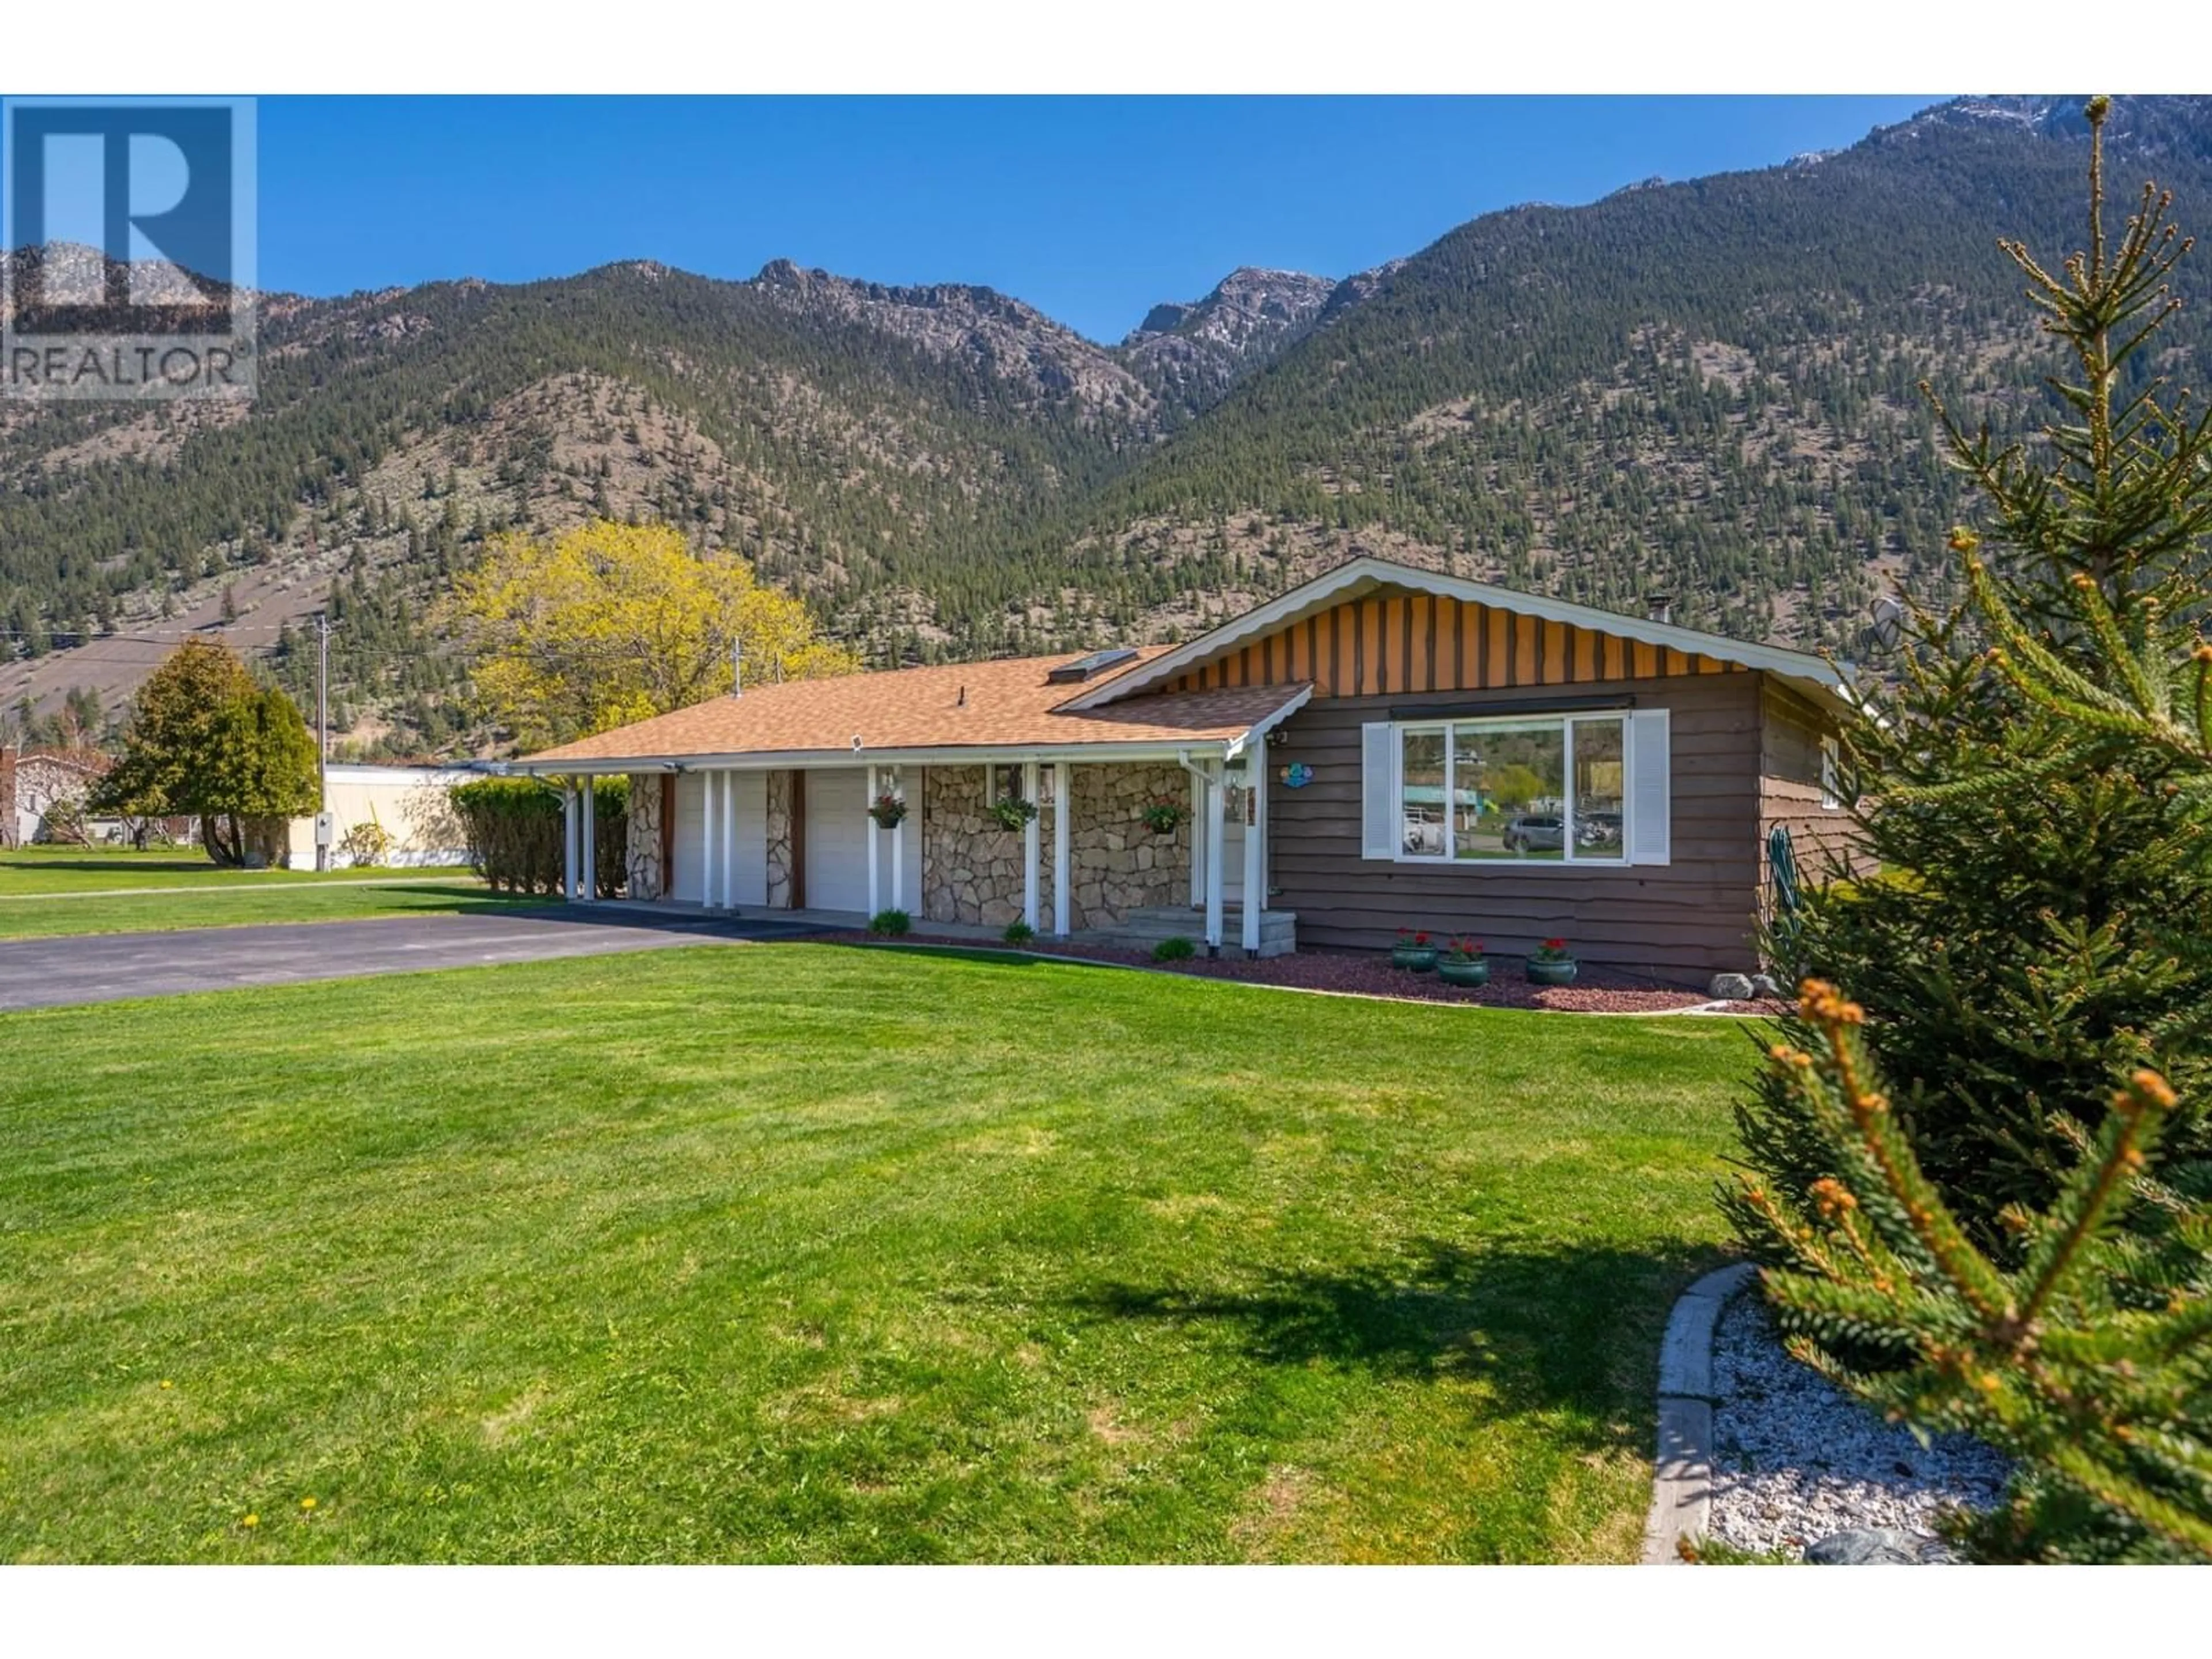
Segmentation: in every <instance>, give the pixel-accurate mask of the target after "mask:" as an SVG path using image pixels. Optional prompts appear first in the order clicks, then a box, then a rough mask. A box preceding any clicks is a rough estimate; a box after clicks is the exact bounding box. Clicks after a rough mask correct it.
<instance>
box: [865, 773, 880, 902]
mask: <svg viewBox="0 0 2212 1659" xmlns="http://www.w3.org/2000/svg"><path fill="white" fill-rule="evenodd" d="M875 806H876V768H875V763H874V762H872V761H871V762H870V763H868V810H869V811H874V810H875ZM867 825H868V828H867V831H866V834H867V837H868V914H869V915H871V916H873V915H875V914H876V913H877V912H878V911H879V910H881V909H882V908H884V878H883V872H882V870H881V868H880V866H881V864H882V861H883V848H882V846H881V844H880V843H881V842H882V841H883V838H884V836H883V831H882V830H880V829H878V828H877V827H876V821H875V819H873V818H870V819H868V820H867Z"/></svg>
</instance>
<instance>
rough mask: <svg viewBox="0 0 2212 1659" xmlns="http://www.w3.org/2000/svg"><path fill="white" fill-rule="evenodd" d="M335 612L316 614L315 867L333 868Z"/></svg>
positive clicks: (320, 869) (322, 869)
mask: <svg viewBox="0 0 2212 1659" xmlns="http://www.w3.org/2000/svg"><path fill="white" fill-rule="evenodd" d="M330 810H331V613H330V612H329V611H317V612H316V613H315V868H316V870H317V871H318V872H322V871H325V870H328V869H329V868H330V867H331V837H330V829H329V823H328V814H329V812H330Z"/></svg>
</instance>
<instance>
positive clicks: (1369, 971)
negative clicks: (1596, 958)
mask: <svg viewBox="0 0 2212 1659" xmlns="http://www.w3.org/2000/svg"><path fill="white" fill-rule="evenodd" d="M814 937H816V938H817V939H820V940H822V941H823V942H826V943H830V944H837V945H951V946H953V947H955V948H957V949H963V950H971V951H990V950H1003V949H1007V948H1010V947H1007V946H1003V945H995V944H993V943H990V942H988V941H985V940H979V939H948V938H946V937H945V936H944V935H942V934H936V933H908V934H906V935H904V936H903V937H902V938H900V939H878V938H877V937H875V936H874V935H873V934H872V933H850V932H848V933H821V934H817V935H815V936H814ZM1012 948H1018V949H1020V950H1023V951H1030V952H1032V953H1034V954H1036V955H1037V956H1047V957H1073V958H1075V959H1076V960H1078V961H1082V962H1110V963H1117V964H1119V965H1121V966H1123V967H1127V968H1150V969H1155V970H1156V971H1158V972H1160V973H1167V974H1188V975H1191V976H1192V977H1194V978H1197V979H1231V980H1241V981H1244V982H1246V983H1248V984H1253V985H1280V986H1287V987H1291V988H1292V989H1294V990H1301V991H1335V992H1340V993H1343V994H1346V995H1351V996H1364V997H1384V998H1388V999H1390V1000H1394V1001H1398V1002H1457V1003H1465V1004H1468V1005H1469V1006H1474V1007H1478V1008H1538V1009H1544V1010H1547V1011H1549V1012H1554V1013H1572V1014H1664V1013H1673V1012H1678V1011H1679V1010H1681V1009H1685V1008H1698V1009H1703V1010H1707V1011H1709V1012H1713V1013H1735V1014H1766V1015H1771V1014H1776V1013H1779V1012H1782V1005H1781V1004H1780V1003H1776V1002H1720V1003H1716V1002H1714V1001H1712V1000H1711V998H1709V997H1705V996H1700V995H1699V994H1698V993H1697V992H1695V991H1685V990H1680V989H1678V988H1676V987H1672V986H1664V985H1655V984H1653V983H1652V982H1651V981H1650V980H1645V979H1638V978H1636V977H1634V976H1632V975H1627V974H1619V973H1613V972H1611V971H1609V970H1608V969H1602V968H1592V967H1589V966H1585V967H1584V968H1583V970H1582V971H1581V973H1580V974H1578V975H1576V978H1575V982H1574V983H1573V984H1572V985H1567V986H1540V985H1531V984H1530V983H1529V982H1528V981H1527V980H1526V979H1523V978H1522V975H1521V968H1520V964H1519V963H1517V962H1513V961H1510V960H1501V959H1498V958H1492V962H1491V967H1490V973H1491V981H1490V983H1489V984H1487V985H1486V986H1483V987H1481V988H1480V989H1479V990H1466V989H1462V987H1459V986H1456V985H1447V984H1446V983H1444V981H1443V980H1441V979H1439V978H1437V975H1434V974H1415V973H1409V972H1407V970H1406V969H1402V968H1395V967H1393V966H1392V965H1391V963H1390V959H1389V957H1388V956H1386V955H1383V954H1381V953H1379V952H1373V953H1370V952H1368V951H1294V952H1293V953H1292V954H1291V955H1289V956H1286V957H1267V958H1266V959H1264V960H1261V961H1258V962H1228V961H1208V960H1206V959H1205V958H1203V957H1193V958H1192V959H1191V960H1189V961H1188V962H1155V961H1153V960H1152V957H1150V956H1149V955H1147V954H1146V953H1144V952H1142V951H1117V950H1114V949H1110V948H1108V947H1105V946H1101V945H1079V944H1069V943H1066V942H1064V941H1062V940H1059V939H1035V940H1032V941H1031V942H1030V943H1029V944H1027V945H1021V946H1018V947H1012Z"/></svg>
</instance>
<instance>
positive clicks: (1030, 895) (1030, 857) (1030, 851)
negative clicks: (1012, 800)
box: [1022, 760, 1043, 933]
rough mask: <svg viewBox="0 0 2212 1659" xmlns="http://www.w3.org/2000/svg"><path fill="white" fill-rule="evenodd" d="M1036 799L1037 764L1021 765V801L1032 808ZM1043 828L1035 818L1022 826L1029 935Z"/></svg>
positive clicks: (1024, 917)
mask: <svg viewBox="0 0 2212 1659" xmlns="http://www.w3.org/2000/svg"><path fill="white" fill-rule="evenodd" d="M1036 798H1037V763H1036V762H1035V761H1033V760H1025V761H1024V762H1023V763H1022V799H1024V800H1025V801H1027V802H1029V803H1030V805H1032V806H1034V805H1036ZM1042 834H1043V826H1042V824H1040V823H1038V822H1037V820H1036V817H1031V818H1030V821H1029V822H1028V823H1025V824H1024V825H1023V826H1022V921H1023V924H1024V926H1025V927H1028V928H1029V930H1030V932H1031V933H1035V932H1036V925H1037V854H1038V852H1039V850H1040V842H1039V837H1040V836H1042Z"/></svg>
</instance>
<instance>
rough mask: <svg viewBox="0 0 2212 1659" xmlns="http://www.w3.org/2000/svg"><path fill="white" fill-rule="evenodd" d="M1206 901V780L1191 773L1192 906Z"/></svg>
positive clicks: (1196, 906) (1194, 906)
mask: <svg viewBox="0 0 2212 1659" xmlns="http://www.w3.org/2000/svg"><path fill="white" fill-rule="evenodd" d="M1205 902H1206V780H1205V778H1204V777H1202V776H1200V775H1199V774H1198V773H1196V772H1193V773H1192V774H1191V775H1190V908H1192V909H1194V910H1195V909H1197V908H1198V907H1199V906H1200V905H1201V904H1203V903H1205Z"/></svg>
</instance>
